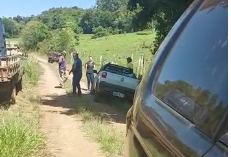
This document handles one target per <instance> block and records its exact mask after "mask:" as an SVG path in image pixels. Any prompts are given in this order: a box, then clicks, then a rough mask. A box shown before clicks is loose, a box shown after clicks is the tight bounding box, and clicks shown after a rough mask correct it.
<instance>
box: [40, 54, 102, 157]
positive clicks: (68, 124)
mask: <svg viewBox="0 0 231 157" xmlns="http://www.w3.org/2000/svg"><path fill="white" fill-rule="evenodd" d="M38 61H39V64H40V66H41V67H42V68H43V69H44V73H43V75H42V77H41V80H40V81H39V91H40V92H39V93H40V98H41V100H42V101H43V102H52V104H51V103H50V104H48V103H47V104H45V103H44V104H42V105H41V113H42V116H41V117H42V118H41V130H42V132H43V133H44V135H46V139H47V141H46V143H47V150H48V154H49V156H51V157H104V155H103V154H102V153H101V152H100V150H99V146H98V144H97V143H94V142H92V141H90V140H89V139H88V138H87V137H85V135H84V133H83V132H82V131H81V129H80V127H81V124H82V122H81V121H80V120H78V119H77V118H76V117H75V116H73V115H68V114H63V113H65V112H67V110H69V108H68V107H67V108H64V107H60V106H65V105H64V104H67V105H78V104H70V103H69V102H68V98H63V99H62V100H59V101H56V100H52V99H53V97H54V96H56V97H57V96H62V95H65V94H66V91H65V89H58V88H54V87H55V86H57V85H58V84H59V80H58V78H57V74H56V71H54V70H52V68H51V67H50V65H49V64H48V63H47V61H46V60H44V59H42V58H39V59H38ZM59 103H63V104H62V105H59Z"/></svg>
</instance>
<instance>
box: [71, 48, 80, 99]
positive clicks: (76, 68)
mask: <svg viewBox="0 0 231 157" xmlns="http://www.w3.org/2000/svg"><path fill="white" fill-rule="evenodd" d="M73 58H74V63H73V65H72V69H71V70H70V72H69V75H70V74H71V73H73V78H72V87H73V94H76V88H77V89H78V95H81V94H82V92H81V86H80V81H81V78H82V61H81V59H80V58H79V56H78V53H76V52H75V53H73Z"/></svg>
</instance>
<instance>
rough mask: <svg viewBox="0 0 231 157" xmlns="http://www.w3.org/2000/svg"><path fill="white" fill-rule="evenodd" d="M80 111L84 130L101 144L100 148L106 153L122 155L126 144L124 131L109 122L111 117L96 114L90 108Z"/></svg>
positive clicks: (80, 109)
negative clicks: (106, 117)
mask: <svg viewBox="0 0 231 157" xmlns="http://www.w3.org/2000/svg"><path fill="white" fill-rule="evenodd" d="M78 113H79V115H80V117H81V118H82V120H83V125H82V129H83V131H84V132H85V133H86V134H87V135H88V136H89V137H90V138H92V139H93V140H94V141H96V142H98V143H99V144H100V148H101V150H102V151H103V152H104V153H105V154H107V155H109V156H116V155H122V153H123V146H124V134H123V132H122V131H120V130H119V129H117V128H115V126H113V125H110V124H108V121H109V119H108V120H106V119H105V118H102V117H100V116H95V115H94V114H93V113H92V112H91V111H89V110H86V109H84V108H79V111H78Z"/></svg>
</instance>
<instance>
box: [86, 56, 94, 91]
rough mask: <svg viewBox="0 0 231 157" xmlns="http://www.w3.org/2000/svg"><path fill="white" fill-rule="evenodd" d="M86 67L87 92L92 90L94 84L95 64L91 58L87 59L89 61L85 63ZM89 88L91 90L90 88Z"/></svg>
mask: <svg viewBox="0 0 231 157" xmlns="http://www.w3.org/2000/svg"><path fill="white" fill-rule="evenodd" d="M85 67H86V76H87V88H88V90H89V91H92V90H93V83H94V68H95V63H94V61H93V59H92V57H91V56H90V57H89V60H88V61H87V63H85ZM90 86H91V88H90Z"/></svg>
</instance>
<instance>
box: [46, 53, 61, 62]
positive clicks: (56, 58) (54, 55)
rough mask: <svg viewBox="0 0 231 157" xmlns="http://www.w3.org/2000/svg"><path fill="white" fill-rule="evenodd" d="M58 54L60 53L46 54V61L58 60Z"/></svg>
mask: <svg viewBox="0 0 231 157" xmlns="http://www.w3.org/2000/svg"><path fill="white" fill-rule="evenodd" d="M60 56H61V54H60V53H58V52H50V53H48V54H47V57H48V62H49V63H53V62H58V61H59V57H60Z"/></svg>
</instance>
